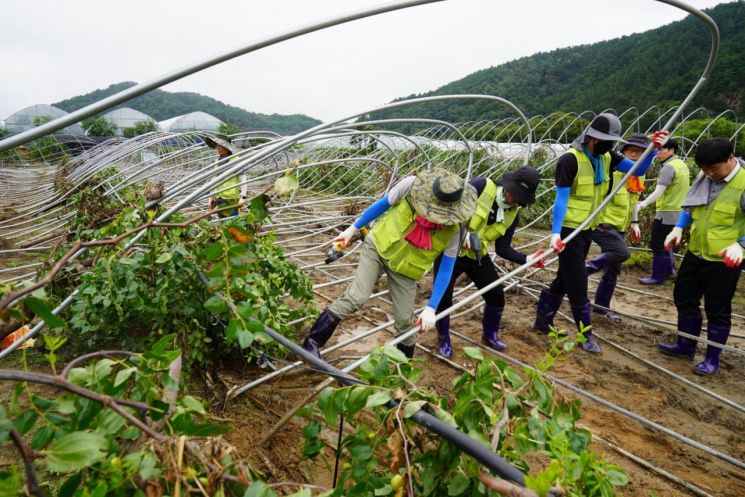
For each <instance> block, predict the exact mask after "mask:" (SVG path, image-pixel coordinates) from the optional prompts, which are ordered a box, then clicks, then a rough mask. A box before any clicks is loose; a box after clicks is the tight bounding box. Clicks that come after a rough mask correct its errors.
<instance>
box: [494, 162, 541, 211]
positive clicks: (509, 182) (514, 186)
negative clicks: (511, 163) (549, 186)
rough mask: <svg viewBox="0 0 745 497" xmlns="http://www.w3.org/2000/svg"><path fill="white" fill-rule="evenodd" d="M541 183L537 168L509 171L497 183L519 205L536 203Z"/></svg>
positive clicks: (526, 167)
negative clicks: (536, 194) (536, 192)
mask: <svg viewBox="0 0 745 497" xmlns="http://www.w3.org/2000/svg"><path fill="white" fill-rule="evenodd" d="M540 182H541V175H540V173H538V171H537V170H536V169H535V168H532V167H529V166H523V167H521V168H520V169H516V170H514V171H507V172H506V173H504V174H503V175H502V177H501V178H499V179H498V180H496V181H495V183H496V184H498V185H501V186H502V188H504V189H505V190H507V193H509V194H510V196H511V197H513V198H514V199H515V200H517V203H518V204H519V205H530V204H532V203H533V202H535V191H536V190H537V189H538V184H539V183H540Z"/></svg>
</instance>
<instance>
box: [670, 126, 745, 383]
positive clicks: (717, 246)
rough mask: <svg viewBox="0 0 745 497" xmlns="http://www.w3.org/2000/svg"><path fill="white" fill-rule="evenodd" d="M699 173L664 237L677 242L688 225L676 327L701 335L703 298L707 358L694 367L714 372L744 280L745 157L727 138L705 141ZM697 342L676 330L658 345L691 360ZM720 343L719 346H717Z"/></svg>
mask: <svg viewBox="0 0 745 497" xmlns="http://www.w3.org/2000/svg"><path fill="white" fill-rule="evenodd" d="M695 157H696V164H697V165H698V166H699V167H700V168H701V172H700V173H699V174H698V176H697V177H696V180H695V181H694V182H693V185H692V186H691V188H690V190H689V191H688V194H687V195H686V197H685V199H684V200H683V202H682V209H683V210H682V212H681V214H680V217H679V218H678V222H677V223H676V225H675V227H674V228H673V229H672V230H671V231H670V234H669V235H667V238H666V239H665V247H666V248H668V249H671V248H672V246H673V245H674V246H676V247H677V246H679V245H680V240H681V238H682V237H683V229H685V228H686V227H687V226H689V225H690V227H691V236H690V241H689V243H688V251H687V252H686V254H685V256H684V257H683V262H682V263H681V265H680V270H679V271H678V277H677V279H676V281H675V289H674V290H673V298H674V300H675V306H676V307H677V309H678V330H679V331H681V332H683V333H686V334H687V335H692V336H694V337H698V336H699V335H701V328H702V325H703V319H702V317H701V309H700V305H701V297H703V298H704V310H705V312H706V321H707V332H708V334H707V337H708V340H709V342H713V343H714V344H715V345H707V347H706V357H705V358H704V360H703V361H702V362H700V363H699V364H697V365H696V367H695V368H694V372H696V373H698V374H701V375H710V374H714V373H716V372H717V370H718V369H719V356H720V354H721V352H722V348H721V346H723V345H725V344H726V343H727V338H729V334H730V328H731V325H732V298H733V297H734V295H735V290H736V289H737V282H738V281H739V279H740V273H741V270H742V260H743V247H745V167H744V166H745V162H742V161H741V160H738V159H737V158H736V157H735V155H734V148H733V147H732V143H730V142H729V140H727V139H725V138H713V139H711V140H706V141H704V142H702V143H701V144H700V145H699V146H698V149H697V150H696V156H695ZM697 344H698V342H697V341H696V340H694V339H692V338H688V337H687V336H681V335H678V338H677V340H676V341H675V342H674V343H672V344H668V343H663V342H660V343H658V344H657V345H658V346H659V348H660V350H662V352H664V353H666V354H671V355H676V356H681V357H686V358H688V359H693V357H694V356H695V355H696V345H697ZM717 345H719V346H717Z"/></svg>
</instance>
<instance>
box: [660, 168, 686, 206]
mask: <svg viewBox="0 0 745 497" xmlns="http://www.w3.org/2000/svg"><path fill="white" fill-rule="evenodd" d="M667 164H669V165H670V166H672V168H673V169H674V170H675V178H674V179H673V182H672V183H671V184H670V185H668V187H667V188H665V191H664V192H662V195H660V198H658V199H657V201H656V202H655V204H654V205H655V207H656V208H657V210H658V211H680V210H681V207H680V206H681V204H682V203H683V200H684V199H685V198H686V194H687V193H688V189H689V188H690V187H691V174H690V172H689V170H688V165H687V164H686V163H685V162H683V161H682V160H681V159H672V160H671V161H669V162H668V163H667Z"/></svg>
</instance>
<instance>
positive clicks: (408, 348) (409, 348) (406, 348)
mask: <svg viewBox="0 0 745 497" xmlns="http://www.w3.org/2000/svg"><path fill="white" fill-rule="evenodd" d="M396 348H397V349H398V350H400V351H401V352H403V353H404V355H405V356H406V357H408V358H409V359H413V358H414V349H415V348H416V345H415V344H413V343H412V344H411V345H406V344H405V343H397V344H396Z"/></svg>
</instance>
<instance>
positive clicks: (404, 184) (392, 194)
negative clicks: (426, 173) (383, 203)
mask: <svg viewBox="0 0 745 497" xmlns="http://www.w3.org/2000/svg"><path fill="white" fill-rule="evenodd" d="M415 179H416V176H407V177H405V178H404V179H402V180H401V181H399V182H398V183H396V184H395V185H394V186H393V187H392V188H391V189H390V190H388V203H389V204H390V205H396V204H397V203H399V202H400V201H401V199H403V198H404V197H406V195H408V194H409V192H410V191H411V187H412V186H413V185H414V180H415Z"/></svg>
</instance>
